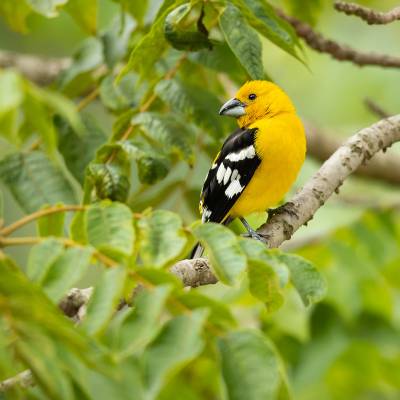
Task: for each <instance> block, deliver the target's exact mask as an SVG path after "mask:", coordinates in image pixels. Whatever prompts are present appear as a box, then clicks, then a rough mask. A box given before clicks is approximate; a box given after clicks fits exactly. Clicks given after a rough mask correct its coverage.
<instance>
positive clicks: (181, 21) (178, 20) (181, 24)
mask: <svg viewBox="0 0 400 400" xmlns="http://www.w3.org/2000/svg"><path fill="white" fill-rule="evenodd" d="M203 17H204V9H203V4H202V3H198V4H195V3H185V4H182V5H180V6H179V7H177V8H175V9H174V10H172V11H171V12H170V13H169V14H168V15H167V17H166V18H165V22H164V34H165V37H166V39H167V40H168V41H169V42H170V43H171V44H172V46H173V47H174V48H176V49H178V50H188V51H196V50H199V49H203V48H209V49H211V48H212V44H211V42H210V41H209V40H208V32H207V29H206V28H205V26H204V24H203Z"/></svg>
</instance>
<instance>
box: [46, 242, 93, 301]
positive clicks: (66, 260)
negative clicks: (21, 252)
mask: <svg viewBox="0 0 400 400" xmlns="http://www.w3.org/2000/svg"><path fill="white" fill-rule="evenodd" d="M92 253H93V250H92V249H90V248H84V247H73V248H69V249H66V250H65V251H64V252H63V253H62V254H61V255H60V256H59V257H57V259H56V260H55V261H54V262H53V263H52V264H51V265H50V267H49V268H48V271H47V274H46V276H45V277H44V278H43V279H42V286H43V287H44V291H45V293H46V294H47V296H49V298H50V299H52V300H53V301H54V302H55V303H57V302H58V301H59V300H61V298H62V297H63V296H64V295H65V294H66V292H67V291H68V289H70V288H71V287H72V286H73V285H74V284H75V283H76V282H78V281H79V280H80V279H81V278H82V276H83V275H84V274H85V273H86V271H87V268H88V267H89V265H90V260H91V257H92Z"/></svg>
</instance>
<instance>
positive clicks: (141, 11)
mask: <svg viewBox="0 0 400 400" xmlns="http://www.w3.org/2000/svg"><path fill="white" fill-rule="evenodd" d="M114 1H115V2H117V3H120V4H121V6H122V7H123V9H124V11H126V12H128V13H129V14H131V15H132V16H133V18H135V19H136V21H137V22H138V23H139V24H140V25H143V22H144V21H143V20H144V17H145V15H146V11H147V8H148V6H149V0H143V1H140V2H132V1H130V0H114Z"/></svg>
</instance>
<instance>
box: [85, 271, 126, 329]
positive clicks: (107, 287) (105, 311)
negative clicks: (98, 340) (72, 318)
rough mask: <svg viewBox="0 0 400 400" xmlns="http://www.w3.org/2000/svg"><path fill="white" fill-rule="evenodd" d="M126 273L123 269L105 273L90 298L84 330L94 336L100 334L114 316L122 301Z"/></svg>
mask: <svg viewBox="0 0 400 400" xmlns="http://www.w3.org/2000/svg"><path fill="white" fill-rule="evenodd" d="M125 277H126V271H125V269H124V268H122V267H116V268H111V269H108V270H106V271H104V272H103V276H102V277H101V280H100V282H99V283H98V284H97V285H96V286H95V288H94V292H93V294H92V296H91V298H90V301H89V304H88V307H87V311H86V316H85V320H84V321H83V323H82V328H83V329H85V331H86V332H87V333H88V334H90V335H91V336H92V335H95V334H98V333H99V332H100V331H101V330H102V329H104V327H105V326H106V324H107V323H108V321H109V320H110V319H111V317H112V315H113V314H114V313H115V310H116V306H117V304H118V302H119V301H120V300H121V297H122V291H123V288H124V283H125Z"/></svg>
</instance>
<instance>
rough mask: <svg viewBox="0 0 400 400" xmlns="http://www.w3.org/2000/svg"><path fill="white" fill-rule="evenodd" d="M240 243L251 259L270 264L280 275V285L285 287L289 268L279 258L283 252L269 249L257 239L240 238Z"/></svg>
mask: <svg viewBox="0 0 400 400" xmlns="http://www.w3.org/2000/svg"><path fill="white" fill-rule="evenodd" d="M239 244H240V247H241V248H242V250H243V251H244V252H245V253H246V255H247V257H248V258H249V259H255V260H259V261H262V262H264V263H266V264H268V265H269V266H270V267H271V268H272V269H273V270H274V272H275V274H276V275H277V276H278V277H279V283H280V287H282V288H283V287H285V286H286V285H287V284H288V282H289V269H288V267H287V266H286V265H285V263H284V262H282V260H281V259H280V258H279V257H280V254H281V252H280V251H277V250H275V249H268V248H267V246H265V244H264V243H261V242H259V241H257V240H253V239H247V238H239Z"/></svg>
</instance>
